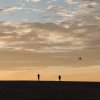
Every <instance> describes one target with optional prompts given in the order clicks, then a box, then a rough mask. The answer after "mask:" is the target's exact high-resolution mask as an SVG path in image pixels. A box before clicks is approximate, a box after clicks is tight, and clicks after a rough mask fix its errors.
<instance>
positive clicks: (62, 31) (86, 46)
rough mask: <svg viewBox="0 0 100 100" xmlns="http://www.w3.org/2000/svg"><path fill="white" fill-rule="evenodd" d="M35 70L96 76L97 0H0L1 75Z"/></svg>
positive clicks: (47, 76)
mask: <svg viewBox="0 0 100 100" xmlns="http://www.w3.org/2000/svg"><path fill="white" fill-rule="evenodd" d="M79 57H82V60H79V59H78V58H79ZM38 73H40V75H41V80H58V79H57V77H58V75H59V74H60V75H61V76H62V80H64V81H100V0H0V80H37V74H38Z"/></svg>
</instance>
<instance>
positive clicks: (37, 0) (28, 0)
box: [25, 0, 41, 2]
mask: <svg viewBox="0 0 100 100" xmlns="http://www.w3.org/2000/svg"><path fill="white" fill-rule="evenodd" d="M25 1H27V2H30V1H31V2H40V1H41V0H25Z"/></svg>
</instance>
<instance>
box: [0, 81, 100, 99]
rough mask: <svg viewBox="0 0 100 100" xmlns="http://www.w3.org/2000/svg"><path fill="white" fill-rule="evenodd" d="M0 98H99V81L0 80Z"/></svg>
mask: <svg viewBox="0 0 100 100" xmlns="http://www.w3.org/2000/svg"><path fill="white" fill-rule="evenodd" d="M0 100H100V83H99V82H57V81H51V82H50V81H41V82H36V81H0Z"/></svg>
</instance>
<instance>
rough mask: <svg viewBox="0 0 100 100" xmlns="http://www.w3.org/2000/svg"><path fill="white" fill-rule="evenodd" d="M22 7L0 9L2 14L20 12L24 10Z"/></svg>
mask: <svg viewBox="0 0 100 100" xmlns="http://www.w3.org/2000/svg"><path fill="white" fill-rule="evenodd" d="M22 9H23V8H22V7H16V6H15V7H5V8H0V12H15V11H18V10H22Z"/></svg>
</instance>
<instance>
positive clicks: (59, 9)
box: [47, 5, 73, 17]
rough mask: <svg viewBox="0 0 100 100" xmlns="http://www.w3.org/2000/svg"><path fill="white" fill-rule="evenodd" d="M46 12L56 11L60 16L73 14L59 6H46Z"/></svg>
mask: <svg viewBox="0 0 100 100" xmlns="http://www.w3.org/2000/svg"><path fill="white" fill-rule="evenodd" d="M47 12H50V13H57V14H58V15H60V16H62V17H72V16H73V14H72V13H71V12H69V11H68V10H67V9H65V8H64V7H61V6H59V7H58V6H53V5H52V6H51V5H50V6H48V8H47Z"/></svg>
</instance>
